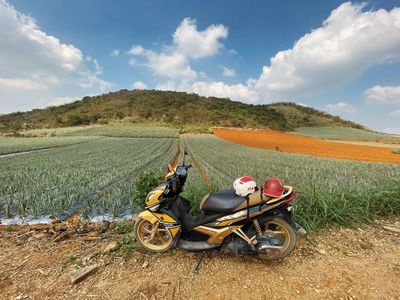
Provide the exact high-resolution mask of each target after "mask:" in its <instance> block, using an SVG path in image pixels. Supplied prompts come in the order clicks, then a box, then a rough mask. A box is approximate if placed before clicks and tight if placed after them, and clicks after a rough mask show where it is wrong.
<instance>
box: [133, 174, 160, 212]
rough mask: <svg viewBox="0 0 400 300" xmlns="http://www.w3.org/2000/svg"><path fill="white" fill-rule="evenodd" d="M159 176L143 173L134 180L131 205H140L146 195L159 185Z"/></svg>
mask: <svg viewBox="0 0 400 300" xmlns="http://www.w3.org/2000/svg"><path fill="white" fill-rule="evenodd" d="M160 180H161V178H160V176H158V175H157V174H156V173H154V172H149V173H144V174H143V175H140V176H139V177H138V178H137V180H136V185H135V192H134V194H133V203H134V204H136V205H142V204H143V202H144V199H145V198H146V196H147V194H148V193H149V192H150V191H151V190H152V189H153V188H154V187H155V186H156V185H157V184H159V183H160Z"/></svg>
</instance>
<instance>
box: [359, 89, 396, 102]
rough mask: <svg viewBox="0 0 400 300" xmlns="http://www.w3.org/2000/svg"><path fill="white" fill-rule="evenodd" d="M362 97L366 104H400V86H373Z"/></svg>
mask: <svg viewBox="0 0 400 300" xmlns="http://www.w3.org/2000/svg"><path fill="white" fill-rule="evenodd" d="M364 95H365V97H366V99H367V101H368V102H374V103H378V104H387V103H400V86H380V85H375V86H373V87H372V88H370V89H368V90H366V91H365V92H364Z"/></svg>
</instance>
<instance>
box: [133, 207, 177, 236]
mask: <svg viewBox="0 0 400 300" xmlns="http://www.w3.org/2000/svg"><path fill="white" fill-rule="evenodd" d="M139 218H141V219H144V220H146V221H149V222H150V223H151V224H155V223H157V222H160V223H162V224H163V225H164V226H165V228H166V229H168V231H169V232H170V233H171V234H172V236H173V237H176V236H177V235H178V233H179V232H180V229H181V225H180V224H176V225H175V224H174V225H172V224H171V222H163V221H162V220H161V219H164V220H168V221H169V220H171V219H172V218H171V217H170V216H169V215H167V214H164V213H157V216H156V215H154V214H153V213H152V212H151V211H149V210H144V211H142V212H141V213H140V214H139ZM172 220H173V219H172Z"/></svg>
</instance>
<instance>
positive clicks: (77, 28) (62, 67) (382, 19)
mask: <svg viewBox="0 0 400 300" xmlns="http://www.w3.org/2000/svg"><path fill="white" fill-rule="evenodd" d="M120 89H157V90H176V91H186V92H189V93H193V92H194V93H198V94H200V95H204V96H217V97H227V98H231V99H233V100H237V101H242V102H245V103H250V104H264V103H272V102H276V101H291V102H295V103H298V104H301V105H305V106H311V107H315V108H317V109H320V110H324V111H326V112H328V113H332V114H334V115H339V116H341V117H343V118H345V119H349V120H352V121H355V122H358V123H361V124H363V125H366V126H367V127H369V128H371V129H374V130H377V131H382V132H388V133H400V1H391V0H381V1H378V0H375V1H369V2H342V1H328V0H326V1H284V0H283V1H278V0H275V1H272V0H270V1H252V0H249V1H236V0H230V1H218V0H213V1H208V0H203V1H190V0H182V1H161V0H160V1H128V0H125V1H98V0H85V1H81V0H69V1H61V0H0V114H5V113H10V112H16V111H27V110H31V109H34V108H44V107H48V106H51V105H59V104H63V103H68V102H71V101H74V100H77V99H81V98H82V97H83V96H86V95H97V94H102V93H107V92H109V91H117V90H120Z"/></svg>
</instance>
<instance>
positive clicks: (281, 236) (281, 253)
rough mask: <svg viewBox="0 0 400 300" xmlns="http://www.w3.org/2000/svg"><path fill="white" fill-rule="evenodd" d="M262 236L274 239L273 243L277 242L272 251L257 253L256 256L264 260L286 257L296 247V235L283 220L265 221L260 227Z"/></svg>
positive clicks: (277, 218) (276, 218) (278, 218)
mask: <svg viewBox="0 0 400 300" xmlns="http://www.w3.org/2000/svg"><path fill="white" fill-rule="evenodd" d="M261 226H262V230H263V235H267V236H269V237H272V238H274V240H275V241H279V245H277V248H276V249H274V250H273V251H269V252H266V253H265V254H264V253H259V254H258V256H259V257H260V258H262V259H265V260H271V259H280V258H284V257H286V256H288V255H289V254H290V253H292V251H293V249H294V247H295V246H296V241H297V237H296V233H295V231H294V229H293V227H292V226H290V224H289V223H288V222H287V221H285V220H284V219H283V218H280V217H275V218H272V219H270V220H267V221H266V222H265V223H264V224H262V225H261Z"/></svg>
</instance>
